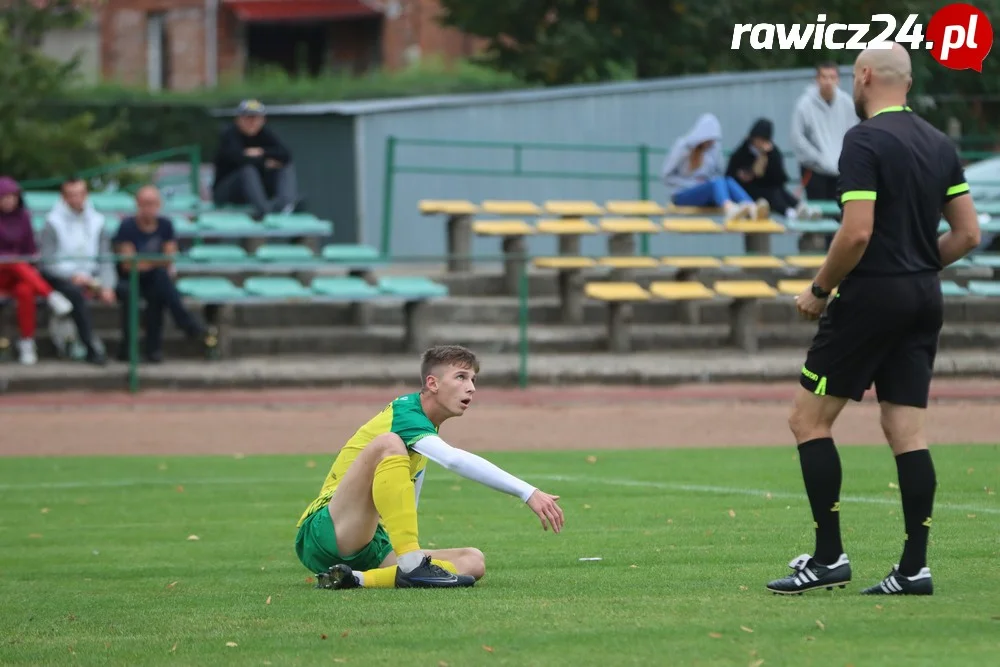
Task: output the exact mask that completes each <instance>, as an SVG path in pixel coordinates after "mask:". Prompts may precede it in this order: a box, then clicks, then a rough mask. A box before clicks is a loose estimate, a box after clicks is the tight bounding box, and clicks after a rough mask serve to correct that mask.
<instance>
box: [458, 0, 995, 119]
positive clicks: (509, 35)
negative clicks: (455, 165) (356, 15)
mask: <svg viewBox="0 0 1000 667" xmlns="http://www.w3.org/2000/svg"><path fill="white" fill-rule="evenodd" d="M441 4H442V7H443V10H444V11H443V15H442V22H443V23H444V24H445V25H447V26H451V27H454V28H457V29H459V30H462V31H463V32H466V33H469V34H473V35H477V36H480V37H483V38H485V39H486V40H487V47H486V50H485V52H484V53H483V54H482V56H481V57H480V58H479V60H480V62H482V63H484V64H487V65H489V66H491V67H493V68H495V69H498V70H500V71H505V72H511V73H513V74H515V75H516V76H518V77H520V78H522V79H524V80H526V81H530V82H535V83H541V84H544V85H550V86H551V85H564V84H572V83H586V82H598V81H607V80H610V79H614V78H636V79H647V78H655V77H666V76H679V75H686V74H704V73H709V72H722V71H733V72H738V71H756V70H765V69H782V68H794V67H812V66H813V65H815V64H816V63H817V62H818V61H820V60H827V59H829V60H833V61H834V62H837V63H840V64H850V63H851V62H852V61H853V59H854V57H855V56H856V55H857V54H856V52H853V51H847V50H826V49H820V50H813V49H812V48H809V49H804V50H779V49H777V48H774V49H771V50H755V49H753V48H751V47H750V46H749V39H748V37H746V36H744V39H743V44H742V48H740V49H737V50H734V49H732V39H733V26H734V24H736V23H751V24H756V23H773V24H785V25H786V26H791V24H793V23H807V24H812V23H816V22H817V21H818V16H819V14H821V13H822V14H825V15H826V24H827V25H829V24H830V23H834V22H838V23H845V24H850V23H869V22H870V21H871V17H872V15H874V14H879V13H891V14H892V15H893V16H894V17H895V19H896V21H897V24H896V27H895V30H894V31H893V33H892V35H891V36H892V37H895V36H896V34H897V32H898V31H899V30H900V29H901V28H902V25H903V22H904V21H905V20H906V17H907V16H908V15H910V14H917V15H918V19H917V21H916V22H915V24H916V25H918V26H926V25H927V23H928V21H929V20H930V18H931V16H932V15H933V13H934V12H935V11H936V10H937V9H939V8H940V6H941V3H940V2H938V1H937V0H896V1H894V2H893V3H892V6H891V7H885V6H883V3H882V2H881V0H827V1H826V2H824V3H822V4H821V5H817V4H816V3H811V2H806V1H805V0H711V1H710V2H705V1H702V2H697V1H696V0H441ZM979 6H980V7H981V8H982V9H983V10H984V11H986V12H987V13H988V14H989V13H991V9H990V8H991V7H992V8H994V11H993V12H992V13H993V14H995V13H996V11H995V10H1000V0H986V2H983V3H979ZM884 25H885V24H884V23H873V26H874V32H870V33H869V34H868V36H867V38H866V39H872V38H874V37H875V35H876V34H878V32H880V31H881V30H882V28H883V27H884ZM841 37H842V35H841ZM810 46H811V45H810ZM994 51H996V48H994ZM912 55H913V69H914V86H913V97H914V98H920V99H921V100H922V101H924V102H928V103H929V104H925V105H924V106H923V107H922V111H925V112H926V113H927V114H928V115H929V116H930V117H931V118H932V120H933V121H934V122H936V123H937V124H938V125H943V123H944V121H945V120H946V119H947V118H950V117H956V118H958V119H959V120H960V121H962V123H963V126H964V131H965V133H977V132H978V133H986V132H990V133H995V132H996V130H995V129H990V128H995V127H997V126H998V125H1000V103H998V102H1000V76H998V75H997V70H996V68H997V65H996V63H997V62H1000V59H998V58H997V56H996V55H994V56H993V57H992V60H989V59H988V60H987V61H986V63H985V67H984V69H983V72H982V73H981V74H980V73H977V72H973V71H971V70H969V71H957V72H956V71H953V70H949V69H947V68H945V67H943V66H941V65H940V64H938V63H937V62H935V61H934V60H933V58H932V57H931V56H930V54H929V52H927V51H926V50H924V49H918V50H914V51H913V53H912ZM991 100H992V102H991Z"/></svg>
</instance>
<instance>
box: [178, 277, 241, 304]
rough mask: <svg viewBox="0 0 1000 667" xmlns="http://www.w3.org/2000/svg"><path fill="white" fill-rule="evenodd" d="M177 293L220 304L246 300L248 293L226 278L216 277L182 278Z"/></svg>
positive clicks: (179, 280)
mask: <svg viewBox="0 0 1000 667" xmlns="http://www.w3.org/2000/svg"><path fill="white" fill-rule="evenodd" d="M177 291H178V292H180V293H181V294H182V295H183V296H186V297H190V298H192V299H197V300H198V301H203V302H205V303H219V302H224V301H236V300H239V299H245V298H246V297H247V293H246V292H245V291H244V290H243V289H241V288H239V287H237V286H236V285H234V284H233V283H232V282H231V281H229V280H228V279H226V278H220V277H216V276H208V277H198V278H180V279H178V280H177Z"/></svg>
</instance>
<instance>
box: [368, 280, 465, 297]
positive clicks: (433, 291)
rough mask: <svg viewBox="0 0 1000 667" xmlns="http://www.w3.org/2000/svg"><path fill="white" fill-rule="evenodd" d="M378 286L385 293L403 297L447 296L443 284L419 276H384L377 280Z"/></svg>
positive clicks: (446, 290)
mask: <svg viewBox="0 0 1000 667" xmlns="http://www.w3.org/2000/svg"><path fill="white" fill-rule="evenodd" d="M378 288H379V289H380V290H381V291H382V292H383V293H385V294H391V295H393V296H397V297H402V298H404V299H432V298H436V297H444V296H448V288H447V287H446V286H445V285H442V284H441V283H436V282H434V281H433V280H431V279H430V278H424V277H421V276H414V277H407V276H386V277H384V278H381V279H380V280H379V281H378Z"/></svg>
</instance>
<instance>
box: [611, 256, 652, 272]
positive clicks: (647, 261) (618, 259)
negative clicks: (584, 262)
mask: <svg viewBox="0 0 1000 667" xmlns="http://www.w3.org/2000/svg"><path fill="white" fill-rule="evenodd" d="M598 262H599V263H600V265H601V266H608V267H611V268H613V269H655V268H656V267H658V266H659V265H660V263H659V262H658V261H656V258H655V257H637V256H634V255H612V256H610V257H601V258H600V259H599V260H598Z"/></svg>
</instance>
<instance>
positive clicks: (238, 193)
mask: <svg viewBox="0 0 1000 667" xmlns="http://www.w3.org/2000/svg"><path fill="white" fill-rule="evenodd" d="M236 113H237V116H236V120H235V121H234V122H233V124H232V125H230V126H229V127H227V128H226V129H225V130H223V132H222V134H221V136H220V137H219V149H218V152H217V153H216V156H215V181H214V184H213V185H212V197H213V199H214V201H215V204H216V206H222V205H225V204H233V205H240V204H250V205H251V206H252V207H253V208H254V217H255V218H257V219H260V218H262V217H263V216H265V215H267V214H268V213H277V212H281V213H291V212H292V211H293V210H295V206H296V204H297V203H298V185H297V181H296V178H295V168H294V166H293V164H292V154H291V152H290V151H289V150H288V147H287V146H285V144H283V143H282V141H281V139H279V138H278V136H277V135H276V134H275V133H274V132H272V131H271V129H270V128H269V127H267V126H266V125H265V123H266V117H265V109H264V105H263V104H261V103H260V102H258V101H257V100H244V101H243V102H242V103H240V106H239V108H238V109H237V111H236Z"/></svg>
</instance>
